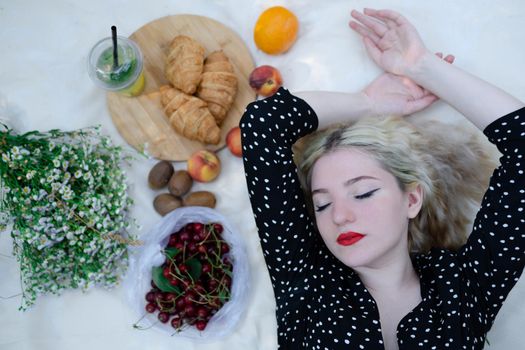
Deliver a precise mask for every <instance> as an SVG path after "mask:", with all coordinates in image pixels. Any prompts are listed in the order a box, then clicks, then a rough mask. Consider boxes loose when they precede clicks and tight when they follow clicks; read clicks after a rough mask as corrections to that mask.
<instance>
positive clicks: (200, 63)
mask: <svg viewBox="0 0 525 350" xmlns="http://www.w3.org/2000/svg"><path fill="white" fill-rule="evenodd" d="M204 52H205V50H204V47H203V46H202V45H201V44H200V43H199V42H198V41H196V40H194V39H192V38H190V37H188V36H185V35H178V36H176V37H175V38H173V40H172V41H171V43H170V45H169V47H168V50H167V58H166V65H165V74H166V78H168V80H169V81H170V82H171V83H172V84H173V86H174V87H176V88H177V89H179V90H182V91H183V92H185V93H187V94H189V95H191V94H193V93H195V91H196V90H197V86H198V85H199V82H200V80H201V74H202V70H203V68H204Z"/></svg>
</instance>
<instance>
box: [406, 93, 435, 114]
mask: <svg viewBox="0 0 525 350" xmlns="http://www.w3.org/2000/svg"><path fill="white" fill-rule="evenodd" d="M437 100H438V97H437V96H436V95H428V96H425V97H422V98H420V99H417V100H414V101H410V102H408V104H407V107H406V108H405V114H412V113H416V112H419V111H421V110H423V109H425V108H427V107H428V106H430V105H431V104H432V103H434V102H436V101H437Z"/></svg>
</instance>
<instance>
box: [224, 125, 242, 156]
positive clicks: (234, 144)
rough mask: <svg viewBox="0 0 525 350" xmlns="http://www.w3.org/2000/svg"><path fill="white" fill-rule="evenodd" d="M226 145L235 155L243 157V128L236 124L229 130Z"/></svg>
mask: <svg viewBox="0 0 525 350" xmlns="http://www.w3.org/2000/svg"><path fill="white" fill-rule="evenodd" d="M226 145H227V146H228V149H229V150H230V152H231V153H232V154H233V155H234V156H237V157H242V145H241V128H239V127H238V126H234V127H233V128H231V129H230V131H228V134H226Z"/></svg>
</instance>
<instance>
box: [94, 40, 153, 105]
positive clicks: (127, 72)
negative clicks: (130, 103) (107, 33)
mask: <svg viewBox="0 0 525 350" xmlns="http://www.w3.org/2000/svg"><path fill="white" fill-rule="evenodd" d="M117 52H118V58H117V61H118V65H116V64H114V57H113V40H112V38H111V37H108V38H104V39H102V40H100V41H99V42H98V43H96V44H95V46H93V48H92V49H91V52H90V53H89V57H88V72H89V76H90V77H91V79H92V80H93V81H94V82H95V84H97V85H98V86H99V87H101V88H103V89H105V90H108V91H113V92H117V93H119V94H122V95H124V96H130V97H131V96H138V95H140V94H141V93H142V91H143V90H144V85H145V81H144V72H143V67H144V60H143V57H142V52H141V51H140V49H139V47H138V46H137V44H135V43H134V42H133V41H132V40H130V39H128V38H125V37H122V36H117Z"/></svg>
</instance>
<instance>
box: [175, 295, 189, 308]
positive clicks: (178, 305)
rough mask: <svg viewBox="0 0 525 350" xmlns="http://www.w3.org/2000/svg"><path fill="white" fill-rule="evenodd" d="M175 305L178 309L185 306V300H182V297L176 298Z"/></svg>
mask: <svg viewBox="0 0 525 350" xmlns="http://www.w3.org/2000/svg"><path fill="white" fill-rule="evenodd" d="M175 306H176V307H177V309H179V310H182V309H184V307H185V306H186V300H184V298H179V299H177V301H176V302H175Z"/></svg>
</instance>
